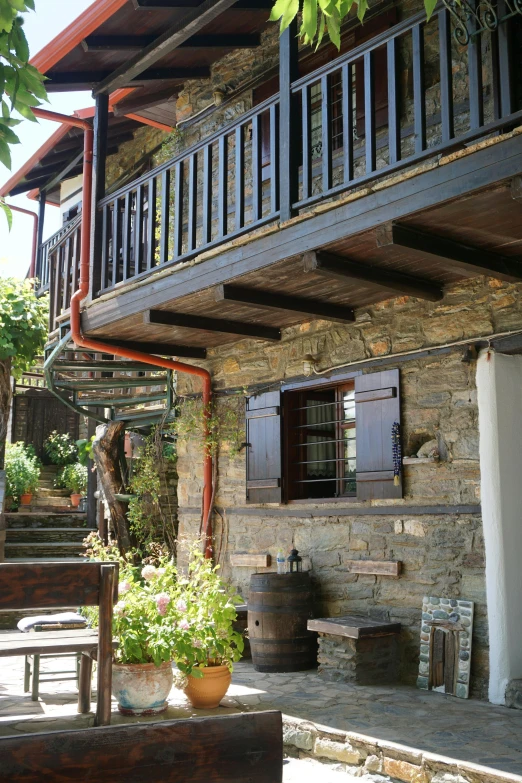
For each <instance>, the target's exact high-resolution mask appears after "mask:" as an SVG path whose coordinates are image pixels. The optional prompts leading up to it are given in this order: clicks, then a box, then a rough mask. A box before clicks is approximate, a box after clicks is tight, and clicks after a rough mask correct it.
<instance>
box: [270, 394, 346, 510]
mask: <svg viewBox="0 0 522 783" xmlns="http://www.w3.org/2000/svg"><path fill="white" fill-rule="evenodd" d="M354 395H355V389H354V384H353V382H351V383H348V384H343V385H341V386H336V387H332V388H328V389H322V390H321V389H315V388H310V389H304V390H303V391H300V390H299V391H293V392H292V391H290V392H287V393H286V394H285V395H284V422H283V427H284V433H285V440H286V449H285V457H286V459H285V468H286V471H285V472H286V479H287V481H286V495H287V499H288V500H299V499H307V498H329V497H333V498H336V497H341V496H343V495H355V494H356V484H355V446H356V443H355V399H354Z"/></svg>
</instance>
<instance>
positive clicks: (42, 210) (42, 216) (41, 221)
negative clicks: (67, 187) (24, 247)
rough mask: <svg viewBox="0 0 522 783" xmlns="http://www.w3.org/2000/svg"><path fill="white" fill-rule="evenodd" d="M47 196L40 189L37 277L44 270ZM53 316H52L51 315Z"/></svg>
mask: <svg viewBox="0 0 522 783" xmlns="http://www.w3.org/2000/svg"><path fill="white" fill-rule="evenodd" d="M45 198H46V192H45V190H41V191H40V195H39V196H38V228H37V232H36V234H37V239H36V277H38V278H39V277H40V275H41V272H42V250H41V247H42V242H43V231H44V220H45ZM49 317H51V316H49Z"/></svg>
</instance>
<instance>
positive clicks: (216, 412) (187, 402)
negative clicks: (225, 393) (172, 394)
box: [170, 390, 246, 459]
mask: <svg viewBox="0 0 522 783" xmlns="http://www.w3.org/2000/svg"><path fill="white" fill-rule="evenodd" d="M245 396H246V392H245V391H244V390H242V391H240V392H237V393H236V394H234V395H231V396H230V397H227V398H224V397H214V399H213V401H212V402H211V403H210V407H209V409H208V414H209V415H208V419H207V423H208V435H207V437H206V446H207V449H208V453H209V454H210V455H211V457H212V458H213V459H214V458H216V457H217V455H218V452H219V450H220V448H222V447H225V448H226V451H227V453H228V454H229V456H230V457H231V458H233V457H236V456H237V455H238V454H239V453H240V451H241V449H242V448H243V446H244V440H245ZM203 413H204V407H203V400H202V399H201V397H179V398H178V404H177V406H176V414H177V415H176V418H175V420H174V422H173V423H172V424H171V425H170V430H171V432H173V433H174V434H175V435H176V437H177V439H178V440H182V441H187V440H190V439H191V438H192V437H197V438H201V439H202V440H203V423H204V416H203Z"/></svg>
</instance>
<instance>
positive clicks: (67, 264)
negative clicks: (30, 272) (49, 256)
mask: <svg viewBox="0 0 522 783" xmlns="http://www.w3.org/2000/svg"><path fill="white" fill-rule="evenodd" d="M63 257H64V263H63V290H62V310H67V308H68V307H69V291H70V288H71V261H72V246H71V238H70V237H67V239H66V240H65V247H64V249H63Z"/></svg>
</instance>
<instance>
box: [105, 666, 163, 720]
mask: <svg viewBox="0 0 522 783" xmlns="http://www.w3.org/2000/svg"><path fill="white" fill-rule="evenodd" d="M171 688H172V664H171V663H170V662H169V661H167V663H162V664H161V665H160V666H155V665H154V664H153V663H113V664H112V693H113V696H114V698H115V699H116V700H117V702H118V709H119V711H120V712H121V714H122V715H157V714H158V713H159V712H164V711H165V710H166V709H167V706H168V704H167V697H168V695H169V693H170V690H171Z"/></svg>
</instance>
